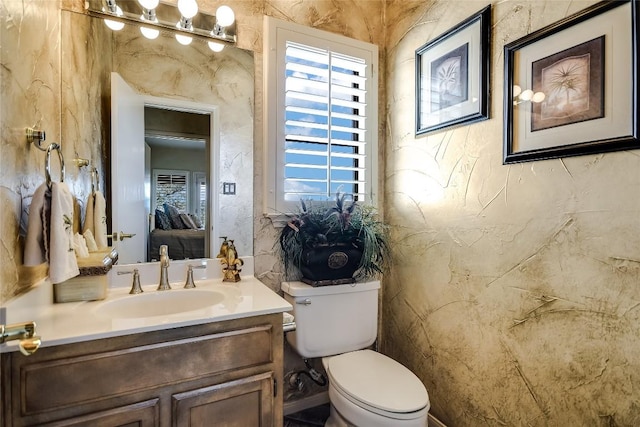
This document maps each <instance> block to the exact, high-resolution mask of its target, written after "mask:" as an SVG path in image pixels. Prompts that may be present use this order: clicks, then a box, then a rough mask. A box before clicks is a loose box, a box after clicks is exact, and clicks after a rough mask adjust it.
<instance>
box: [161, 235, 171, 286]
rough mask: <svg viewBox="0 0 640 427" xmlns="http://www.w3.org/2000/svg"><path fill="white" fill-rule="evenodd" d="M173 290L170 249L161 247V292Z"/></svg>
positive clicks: (165, 246)
mask: <svg viewBox="0 0 640 427" xmlns="http://www.w3.org/2000/svg"><path fill="white" fill-rule="evenodd" d="M169 289H171V286H170V285H169V247H168V246H167V245H160V283H159V284H158V290H159V291H167V290H169Z"/></svg>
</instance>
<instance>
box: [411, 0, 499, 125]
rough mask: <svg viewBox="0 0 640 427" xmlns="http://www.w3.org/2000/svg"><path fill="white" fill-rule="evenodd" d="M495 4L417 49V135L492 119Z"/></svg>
mask: <svg viewBox="0 0 640 427" xmlns="http://www.w3.org/2000/svg"><path fill="white" fill-rule="evenodd" d="M490 46H491V5H489V6H487V7H485V8H484V9H482V10H481V11H480V12H478V13H476V14H475V15H473V16H471V17H469V18H467V19H466V20H465V21H463V22H461V23H459V24H458V25H456V26H455V27H453V28H451V29H450V30H449V31H447V32H446V33H444V34H442V35H440V36H439V37H437V38H436V39H435V40H432V41H430V42H428V43H427V44H425V45H423V46H422V47H420V48H419V49H417V50H416V58H415V59H416V135H420V134H424V133H427V132H433V131H436V130H442V129H446V128H449V127H454V126H459V125H463V124H468V123H473V122H477V121H480V120H486V119H488V118H489V78H490V76H489V73H490V69H491V67H490V63H489V61H490V55H489V49H490Z"/></svg>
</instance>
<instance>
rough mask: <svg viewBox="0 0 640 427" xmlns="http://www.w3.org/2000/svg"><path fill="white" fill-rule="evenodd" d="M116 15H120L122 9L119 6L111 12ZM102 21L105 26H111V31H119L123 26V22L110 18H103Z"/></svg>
mask: <svg viewBox="0 0 640 427" xmlns="http://www.w3.org/2000/svg"><path fill="white" fill-rule="evenodd" d="M113 14H114V15H116V16H122V9H120V6H116V10H115V12H114V13H113ZM104 23H105V25H106V26H107V27H109V28H111V29H112V30H113V31H120V30H121V29H123V28H124V22H119V21H112V20H111V19H105V20H104Z"/></svg>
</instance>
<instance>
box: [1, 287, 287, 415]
mask: <svg viewBox="0 0 640 427" xmlns="http://www.w3.org/2000/svg"><path fill="white" fill-rule="evenodd" d="M197 285H198V288H197V289H196V290H197V291H198V292H200V294H198V298H197V299H202V298H206V295H207V294H206V293H207V292H211V294H212V295H214V294H216V293H217V294H216V296H215V298H214V299H213V300H212V302H215V303H214V304H212V305H211V306H207V307H198V308H196V309H194V310H191V311H187V312H184V311H178V310H174V312H173V313H170V314H168V315H158V314H157V313H154V312H153V311H152V312H145V311H144V310H142V311H141V312H142V313H146V314H143V316H147V317H134V316H135V314H127V311H126V310H124V311H122V310H121V311H118V310H113V309H112V307H114V306H118V307H128V306H129V307H131V305H130V304H133V303H131V302H132V301H133V302H134V303H135V302H137V301H140V302H141V303H142V304H145V305H149V304H151V303H153V304H164V303H165V302H163V301H162V300H160V299H155V296H156V295H161V296H162V298H165V299H166V300H167V301H170V299H171V296H172V293H174V292H175V293H174V294H173V295H174V296H175V299H176V301H178V305H179V304H183V303H184V301H187V300H186V299H184V298H182V297H183V296H184V295H187V292H189V291H192V290H189V289H175V288H174V289H173V290H170V291H156V290H155V288H151V287H149V286H146V287H144V289H145V293H143V294H140V295H128V289H116V290H113V291H111V292H110V294H111V295H110V297H109V298H107V300H105V301H97V302H82V303H67V304H53V305H51V306H50V307H49V309H48V310H45V311H44V312H42V314H41V315H40V317H39V318H37V319H35V320H36V323H37V324H38V331H37V332H38V334H39V335H41V337H42V341H43V345H42V348H40V349H39V350H38V351H37V352H36V353H35V354H33V355H31V356H29V357H26V356H24V355H22V354H21V353H20V352H18V351H15V349H16V346H15V345H14V346H13V348H12V347H7V346H5V347H4V348H2V351H3V353H2V355H1V357H2V364H1V366H2V413H3V417H1V418H3V425H4V426H7V427H8V426H11V427H14V426H26V425H47V426H114V425H119V426H122V425H125V426H129V425H136V426H211V425H234V426H281V425H282V393H281V391H280V389H281V384H282V363H283V361H282V360H283V341H282V340H283V336H282V334H283V333H282V312H284V311H289V310H290V309H291V306H290V305H289V304H288V303H287V302H286V301H285V300H284V299H282V298H280V297H279V296H278V295H277V294H275V293H274V292H273V291H271V290H270V289H268V288H267V287H266V286H265V285H263V284H262V283H260V282H259V281H258V280H257V279H255V278H253V277H248V278H245V277H243V280H242V281H241V282H239V283H237V284H223V283H222V282H221V281H220V280H219V279H216V280H209V281H205V282H197ZM172 286H174V285H173V284H172ZM196 290H193V291H196ZM165 295H166V297H165ZM194 295H195V294H194ZM140 297H142V298H141V299H138V300H135V298H140ZM145 298H146V299H145ZM180 300H182V301H183V302H180ZM127 304H129V305H127ZM19 311H20V310H18V313H19ZM169 311H170V310H169ZM19 315H20V316H22V315H24V313H22V314H19ZM10 320H11V319H10ZM74 325H75V328H74ZM73 328H74V330H76V331H77V332H76V333H74V334H72V333H70V332H68V331H70V330H72V329H73ZM65 331H66V332H65Z"/></svg>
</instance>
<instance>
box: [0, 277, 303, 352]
mask: <svg viewBox="0 0 640 427" xmlns="http://www.w3.org/2000/svg"><path fill="white" fill-rule="evenodd" d="M128 277H129V280H131V276H128ZM183 284H184V282H183V281H181V282H177V281H176V282H172V283H171V286H172V288H173V289H172V290H168V291H157V290H156V287H157V285H148V284H147V285H145V284H144V283H143V286H142V287H143V290H144V293H143V294H138V295H129V287H128V286H127V287H113V288H110V289H109V293H108V296H107V299H105V300H103V301H89V302H67V303H59V304H54V303H52V301H53V297H52V292H53V291H52V287H53V286H52V285H51V283H50V282H48V281H43V282H41V283H39V284H38V285H36V286H35V287H34V289H33V290H31V291H29V292H28V293H26V294H25V295H23V296H21V297H19V298H16V299H15V300H12V301H10V302H9V303H8V304H6V305H5V307H3V310H6V311H5V312H4V313H3V316H0V317H4V318H0V322H2V323H5V324H14V323H20V322H27V321H35V322H36V332H37V335H39V336H40V337H41V339H42V346H41V347H50V346H56V345H61V344H68V343H74V342H82V341H90V340H94V339H100V338H108V337H114V336H120V335H128V334H135V333H140V332H146V331H155V330H162V329H169V328H176V327H182V326H190V325H198V324H204V323H211V322H217V321H222V320H232V319H240V318H246V317H252V316H259V315H264V314H273V313H282V312H285V311H290V310H292V306H291V304H289V303H288V302H287V301H285V300H284V299H283V298H281V297H280V296H279V295H278V294H276V293H275V292H273V291H272V290H271V289H269V288H268V287H267V286H266V285H264V284H263V283H262V282H260V281H259V280H258V279H256V278H255V277H253V276H242V280H241V281H240V282H237V283H229V282H222V279H220V278H214V279H200V280H198V279H196V285H197V288H196V289H195V290H196V291H198V292H200V294H204V293H203V292H202V291H212V292H213V291H215V292H216V293H217V297H218V300H220V299H221V300H220V301H216V302H215V303H214V304H213V305H211V306H206V307H199V308H198V309H195V310H192V311H187V312H179V313H174V314H162V315H155V316H150V317H127V316H124V317H122V316H117V317H110V316H109V315H107V314H104V312H103V313H101V310H102V309H103V308H104V306H105V304H109V305H111V306H113V305H114V304H117V302H116V300H123V301H124V300H127V301H126V303H130V302H133V301H134V300H135V299H136V298H140V297H141V296H145V297H144V298H143V299H139V300H140V301H143V300H144V301H145V303H149V302H148V301H151V300H153V299H154V297H151V299H149V300H147V299H146V298H149V296H150V295H152V294H154V293H158V292H161V293H163V294H166V297H165V295H162V297H163V298H165V299H170V298H171V295H175V296H176V297H178V294H179V293H187V292H190V291H191V290H190V289H182V286H183ZM172 292H174V294H172ZM17 349H18V342H17V341H11V342H8V343H6V344H0V353H3V352H10V351H16V350H17Z"/></svg>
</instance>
